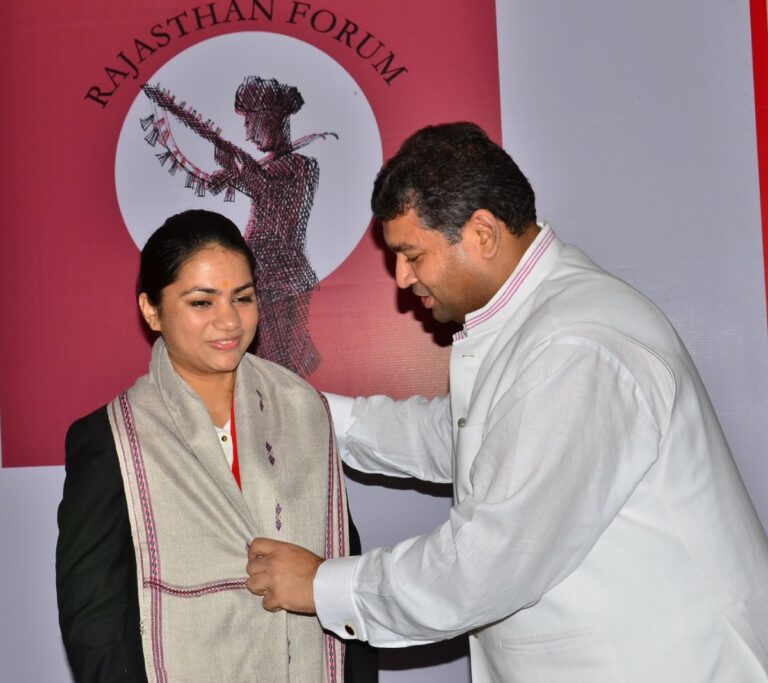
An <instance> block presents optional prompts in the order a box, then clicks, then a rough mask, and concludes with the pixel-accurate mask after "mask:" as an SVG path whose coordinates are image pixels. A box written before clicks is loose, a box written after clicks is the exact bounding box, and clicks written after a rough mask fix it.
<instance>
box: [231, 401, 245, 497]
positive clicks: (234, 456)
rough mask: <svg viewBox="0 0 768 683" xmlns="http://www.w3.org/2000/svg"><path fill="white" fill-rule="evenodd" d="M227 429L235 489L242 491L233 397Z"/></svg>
mask: <svg viewBox="0 0 768 683" xmlns="http://www.w3.org/2000/svg"><path fill="white" fill-rule="evenodd" d="M229 427H230V430H231V432H232V474H233V475H235V481H236V482H237V487H238V488H239V489H240V490H242V488H243V486H242V484H241V483H240V461H239V460H238V459H237V429H236V428H235V397H234V396H233V397H232V412H231V413H230V416H229Z"/></svg>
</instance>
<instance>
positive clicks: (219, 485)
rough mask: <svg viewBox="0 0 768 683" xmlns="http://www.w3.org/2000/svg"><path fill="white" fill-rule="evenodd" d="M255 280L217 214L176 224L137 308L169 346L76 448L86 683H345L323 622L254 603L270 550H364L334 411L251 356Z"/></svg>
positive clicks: (146, 260) (73, 475) (87, 425)
mask: <svg viewBox="0 0 768 683" xmlns="http://www.w3.org/2000/svg"><path fill="white" fill-rule="evenodd" d="M253 268H254V262H253V256H252V254H251V252H250V250H249V249H248V246H247V245H246V243H245V241H244V240H243V238H242V236H241V235H240V232H239V231H238V229H237V228H236V226H235V225H234V224H232V223H231V222H230V221H229V220H228V219H226V218H224V217H223V216H220V215H218V214H215V213H211V212H208V211H187V212H184V213H181V214H178V215H176V216H173V217H171V218H169V219H168V220H167V221H166V222H165V224H164V225H163V226H162V227H161V228H160V229H158V230H157V231H156V232H155V233H154V234H153V235H152V236H151V237H150V238H149V240H148V241H147V244H146V246H145V247H144V249H143V250H142V254H141V268H140V275H139V292H140V293H139V308H140V310H141V314H142V316H143V318H144V320H145V321H146V323H147V325H148V326H149V327H150V329H151V330H153V331H155V332H158V333H159V335H160V336H159V338H158V340H157V341H156V342H155V345H154V348H153V351H152V360H151V363H150V368H149V374H147V375H145V376H143V377H141V378H139V379H138V381H137V382H136V383H135V384H134V386H133V387H131V388H130V389H129V390H128V391H126V392H124V393H122V394H120V395H119V396H118V397H117V398H116V399H115V400H113V401H112V402H111V403H110V404H109V405H107V406H105V407H102V408H100V409H99V410H97V411H96V412H94V413H91V414H90V415H88V416H86V417H84V418H82V419H80V420H78V421H77V422H75V423H74V424H73V425H72V427H71V428H70V430H69V433H68V435H67V442H66V450H67V457H66V473H67V476H66V480H65V483H64V496H63V500H62V502H61V505H60V507H59V517H58V520H59V541H58V545H57V551H56V584H57V593H58V603H59V621H60V625H61V630H62V635H63V639H64V645H65V648H66V650H67V655H68V657H69V661H70V665H71V667H72V670H73V673H74V675H75V678H76V680H77V681H146V680H148V681H169V682H170V683H175V682H176V681H195V682H196V683H197V682H205V681H211V682H213V681H216V682H217V683H220V682H221V681H227V682H229V681H265V682H267V681H268V682H269V683H272V682H274V681H288V680H291V681H323V680H324V681H327V682H329V683H330V682H331V681H341V680H342V679H343V675H342V672H343V670H344V669H343V668H342V667H343V661H344V656H343V651H342V649H341V647H340V643H339V642H338V641H336V640H331V639H330V637H329V636H326V635H324V634H323V632H322V630H321V629H320V626H319V624H318V622H317V620H316V619H314V618H312V619H309V618H306V617H302V616H299V615H292V614H285V613H277V614H273V613H269V612H266V611H265V610H263V609H260V605H259V604H258V603H257V602H256V600H257V599H256V598H254V596H252V595H251V594H250V593H249V592H248V591H247V590H246V589H245V563H246V557H247V547H248V543H249V542H250V540H251V539H252V538H254V537H255V536H260V535H264V536H271V537H274V538H280V539H285V540H290V541H292V542H295V543H299V544H301V545H306V546H308V547H310V548H312V549H313V550H314V551H315V552H317V553H319V554H321V555H324V556H327V557H331V556H338V555H343V554H345V553H347V552H348V549H349V548H348V546H349V543H348V540H349V539H348V530H347V520H346V514H345V513H346V498H345V491H344V485H343V479H342V475H341V468H340V463H339V459H338V457H337V454H336V450H335V440H334V437H333V432H332V428H331V424H330V418H329V415H328V412H327V409H326V406H325V403H324V401H323V399H322V398H321V397H320V395H319V394H318V393H317V392H315V391H314V390H313V389H312V388H311V387H310V386H309V385H307V384H306V383H304V382H303V381H302V380H301V379H300V378H298V377H297V376H296V375H293V374H292V373H290V372H288V371H287V370H285V369H283V368H281V367H279V366H277V365H274V364H272V363H270V362H268V361H265V360H263V359H260V358H257V357H255V356H252V355H250V354H248V353H246V349H247V348H248V346H249V345H250V344H251V342H252V341H253V337H254V335H255V333H256V326H257V322H258V313H257V306H256V297H255V291H254V282H253ZM348 680H350V679H349V678H348Z"/></svg>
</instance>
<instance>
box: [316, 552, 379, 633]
mask: <svg viewBox="0 0 768 683" xmlns="http://www.w3.org/2000/svg"><path fill="white" fill-rule="evenodd" d="M360 559H361V558H360V557H359V556H355V557H337V558H334V559H331V560H325V562H323V563H322V564H321V565H320V567H318V570H317V573H316V574H315V580H314V583H313V585H312V590H313V593H314V600H315V613H316V614H317V618H318V619H319V620H320V623H321V624H322V625H323V628H325V629H327V630H328V631H332V632H333V633H335V634H336V635H337V636H339V637H340V638H344V639H349V638H357V639H358V640H367V639H368V638H367V635H366V632H365V628H364V625H363V620H362V619H361V618H360V613H359V612H358V610H357V607H356V606H355V602H354V599H353V584H354V580H355V573H356V571H357V566H358V564H359V563H360Z"/></svg>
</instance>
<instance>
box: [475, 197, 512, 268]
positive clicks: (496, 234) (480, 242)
mask: <svg viewBox="0 0 768 683" xmlns="http://www.w3.org/2000/svg"><path fill="white" fill-rule="evenodd" d="M467 228H469V230H470V231H471V234H472V237H473V241H474V243H475V246H476V248H477V252H478V254H480V256H481V257H482V258H485V259H492V258H494V257H495V256H496V254H497V253H498V251H499V248H500V246H501V231H502V230H505V229H506V228H505V226H504V224H503V223H502V222H501V221H500V220H499V219H498V218H496V216H494V215H493V214H492V213H491V212H490V211H488V210H487V209H477V210H476V211H474V213H473V214H472V215H471V216H470V217H469V220H468V221H467Z"/></svg>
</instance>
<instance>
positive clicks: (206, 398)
mask: <svg viewBox="0 0 768 683" xmlns="http://www.w3.org/2000/svg"><path fill="white" fill-rule="evenodd" d="M176 372H178V373H179V376H180V377H181V378H182V379H183V380H184V381H185V382H186V383H187V384H189V386H190V387H192V389H193V391H194V392H195V393H196V394H197V395H198V396H199V397H200V400H201V401H202V402H203V404H204V405H205V407H206V408H207V409H208V414H209V415H210V416H211V420H213V424H215V425H216V426H217V427H223V426H224V425H225V424H226V423H227V420H229V417H230V413H231V410H232V397H233V395H234V391H235V371H234V370H233V371H232V372H227V373H216V374H206V375H196V374H191V373H189V372H184V371H179V369H178V368H177V369H176Z"/></svg>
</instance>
